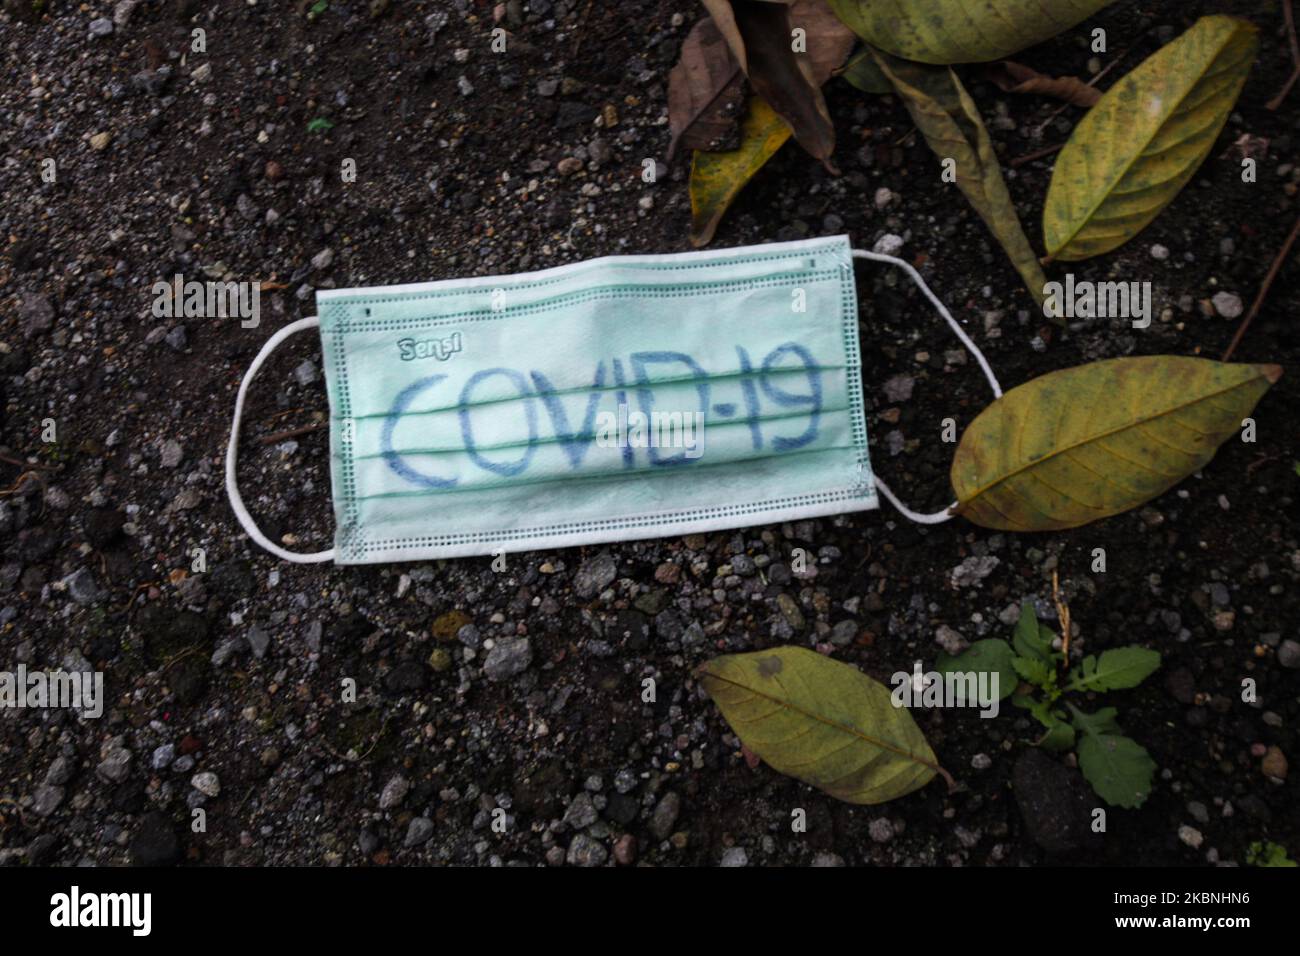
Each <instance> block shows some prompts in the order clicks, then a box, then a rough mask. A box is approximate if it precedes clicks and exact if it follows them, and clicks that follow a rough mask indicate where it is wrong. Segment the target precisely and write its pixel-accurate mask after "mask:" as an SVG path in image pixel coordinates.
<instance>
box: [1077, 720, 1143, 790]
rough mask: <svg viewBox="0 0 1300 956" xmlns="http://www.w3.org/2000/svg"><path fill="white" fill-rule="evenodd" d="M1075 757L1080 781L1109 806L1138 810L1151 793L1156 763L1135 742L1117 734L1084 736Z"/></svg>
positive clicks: (1087, 734) (1086, 734)
mask: <svg viewBox="0 0 1300 956" xmlns="http://www.w3.org/2000/svg"><path fill="white" fill-rule="evenodd" d="M1078 754H1079V769H1080V770H1082V771H1083V775H1084V777H1085V778H1086V779H1087V781H1088V782H1089V783H1090V784H1092V789H1094V790H1096V791H1097V795H1098V796H1099V797H1101V798H1102V799H1103V800H1105V801H1106V802H1107V803H1109V804H1110V805H1111V806H1115V807H1128V808H1130V809H1132V808H1134V807H1140V806H1142V804H1143V802H1144V801H1145V800H1146V798H1147V796H1148V795H1149V794H1150V793H1151V781H1152V780H1153V779H1154V778H1155V773H1156V763H1155V761H1154V760H1152V759H1151V755H1150V754H1148V753H1147V752H1146V750H1145V749H1143V747H1142V746H1141V745H1140V744H1138V743H1137V742H1136V741H1133V740H1131V739H1129V738H1128V737H1123V736H1120V735H1117V734H1094V733H1085V734H1084V735H1083V737H1082V739H1081V740H1080V741H1079V747H1078Z"/></svg>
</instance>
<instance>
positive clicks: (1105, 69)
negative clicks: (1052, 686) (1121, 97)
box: [1029, 46, 1133, 139]
mask: <svg viewBox="0 0 1300 956" xmlns="http://www.w3.org/2000/svg"><path fill="white" fill-rule="evenodd" d="M1132 49H1133V47H1132V46H1129V47H1128V49H1126V50H1124V51H1123V52H1122V53H1120V55H1119V56H1117V57H1115V59H1113V60H1111V61H1110V62H1109V63H1107V64H1106V65H1105V66H1104V67H1102V68H1101V69H1100V70H1098V71H1097V75H1096V76H1094V77H1093V78H1092V79H1091V80H1089V81H1088V82H1087V83H1085V84H1083V85H1084V86H1096V85H1097V81H1098V80H1100V79H1101V78H1102V77H1103V76H1105V75H1106V74H1107V73H1109V72H1110V71H1111V70H1113V69H1114V68H1115V66H1116V65H1117V64H1120V63H1123V62H1124V57H1126V56H1128V54H1129V50H1132ZM1070 105H1071V104H1070V103H1069V102H1068V101H1067V102H1065V103H1062V104H1061V105H1060V106H1058V107H1057V108H1056V109H1054V110H1052V112H1051V113H1049V114H1048V115H1047V119H1045V120H1043V121H1042V122H1041V123H1039V124H1038V127H1037V129H1035V130H1034V131H1033V132H1032V133H1030V134H1029V135H1030V138H1031V139H1038V137H1040V136H1042V135H1043V130H1045V129H1047V124H1048V123H1050V122H1051V121H1052V120H1054V119H1056V118H1057V117H1058V116H1060V115H1061V114H1062V113H1064V112H1065V111H1066V110H1067V109H1069V108H1070Z"/></svg>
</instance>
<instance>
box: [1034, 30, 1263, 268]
mask: <svg viewBox="0 0 1300 956" xmlns="http://www.w3.org/2000/svg"><path fill="white" fill-rule="evenodd" d="M1257 46H1258V41H1257V39H1256V37H1255V28H1254V27H1253V26H1251V25H1250V24H1249V23H1247V22H1245V21H1244V20H1236V19H1233V18H1232V17H1224V16H1213V17H1202V18H1201V19H1199V20H1197V21H1196V23H1195V25H1193V26H1192V28H1191V29H1190V30H1188V31H1187V32H1186V33H1184V34H1183V35H1182V36H1180V37H1179V38H1178V39H1177V40H1174V41H1173V42H1172V43H1169V44H1167V45H1166V46H1164V47H1162V48H1161V49H1159V50H1157V51H1156V52H1155V53H1153V54H1152V55H1151V56H1149V57H1148V58H1147V59H1146V60H1144V61H1143V62H1142V64H1141V65H1140V66H1138V68H1137V69H1135V70H1134V71H1133V72H1132V73H1129V74H1128V75H1127V76H1125V77H1124V78H1123V79H1121V80H1120V81H1119V82H1118V83H1116V84H1115V85H1114V86H1112V87H1111V88H1110V89H1109V90H1107V91H1106V94H1105V95H1104V96H1102V98H1101V99H1100V100H1099V101H1098V102H1097V105H1096V106H1094V107H1093V108H1092V109H1091V110H1089V111H1088V113H1087V114H1086V115H1085V116H1084V117H1083V119H1081V120H1080V121H1079V125H1078V126H1076V127H1075V128H1074V133H1073V135H1071V136H1070V140H1069V142H1067V143H1066V144H1065V148H1064V149H1062V150H1061V155H1060V156H1059V157H1058V158H1057V160H1056V168H1055V169H1054V170H1053V171H1052V184H1051V186H1050V187H1049V188H1048V190H1047V204H1046V206H1045V207H1044V208H1043V237H1044V240H1045V242H1046V244H1047V254H1048V255H1049V256H1051V257H1052V258H1054V259H1062V260H1066V261H1076V260H1079V259H1087V258H1090V257H1092V256H1096V255H1100V254H1101V253H1103V252H1109V251H1110V250H1112V249H1114V248H1116V247H1117V246H1121V245H1123V244H1124V243H1126V242H1128V241H1129V240H1130V239H1132V238H1133V237H1134V236H1135V235H1137V234H1138V233H1139V232H1141V231H1142V230H1143V229H1145V228H1146V226H1147V225H1148V224H1149V223H1150V222H1151V220H1152V219H1154V218H1155V217H1156V216H1158V215H1159V214H1160V211H1161V210H1162V209H1164V208H1165V206H1167V205H1168V204H1169V203H1170V201H1172V200H1173V198H1174V197H1175V196H1176V195H1178V192H1179V190H1181V189H1182V188H1183V187H1184V186H1185V185H1187V181H1188V180H1189V179H1191V178H1192V175H1193V174H1194V173H1195V172H1196V170H1197V168H1198V167H1199V166H1200V165H1201V162H1202V161H1203V160H1204V159H1205V157H1206V155H1207V154H1208V153H1209V152H1210V150H1211V149H1212V148H1213V146H1214V141H1215V139H1216V138H1217V137H1218V135H1219V131H1220V130H1222V129H1223V124H1224V123H1225V122H1227V119H1228V114H1229V113H1230V112H1231V111H1232V105H1233V103H1235V102H1236V101H1237V96H1238V94H1240V93H1241V88H1242V85H1243V84H1244V83H1245V82H1246V74H1247V73H1248V72H1249V71H1250V65H1251V63H1252V62H1253V61H1254V59H1255V50H1256V48H1257Z"/></svg>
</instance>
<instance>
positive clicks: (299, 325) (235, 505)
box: [226, 315, 334, 564]
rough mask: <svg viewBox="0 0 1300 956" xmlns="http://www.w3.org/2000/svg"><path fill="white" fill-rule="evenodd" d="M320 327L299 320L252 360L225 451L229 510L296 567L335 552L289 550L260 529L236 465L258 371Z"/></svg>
mask: <svg viewBox="0 0 1300 956" xmlns="http://www.w3.org/2000/svg"><path fill="white" fill-rule="evenodd" d="M319 325H320V319H318V318H317V317H316V316H314V315H313V316H310V317H308V318H305V319H299V320H298V321H297V322H290V323H289V324H288V325H286V326H285V327H284V328H282V329H280V331H278V332H276V333H275V335H273V336H271V337H270V338H269V339H267V340H266V344H265V345H263V346H262V351H260V352H258V353H257V358H255V359H253V364H252V365H250V366H248V371H247V372H245V373H244V380H243V381H242V382H240V383H239V395H237V396H236V397H235V420H234V422H233V423H232V424H231V426H230V445H229V446H228V447H227V448H226V495H227V496H228V497H229V498H230V507H231V510H233V511H234V512H235V517H236V518H238V519H239V523H240V524H241V525H242V526H243V528H244V530H245V531H247V532H248V536H249V537H250V538H252V539H253V540H254V541H256V542H257V543H258V544H259V545H261V546H262V547H263V548H265V549H266V550H267V551H270V552H271V553H272V554H274V555H275V556H276V557H277V558H283V559H284V560H286V561H292V562H293V563H294V564H318V563H320V562H321V561H329V560H330V559H332V558H333V557H334V549H333V548H330V549H329V550H328V551H317V552H316V553H315V554H301V553H299V552H296V551H286V550H285V549H284V548H282V547H280V546H279V545H278V544H276V543H275V542H273V541H272V540H271V539H270V538H268V537H267V536H266V535H264V534H262V532H261V530H259V529H258V527H257V525H256V524H255V523H254V521H253V516H252V515H250V514H249V513H248V509H247V508H245V507H244V499H243V498H242V497H240V494H239V486H238V485H237V484H236V483H235V462H236V460H237V459H238V457H239V422H240V419H242V418H243V417H244V396H245V395H246V394H248V386H249V385H251V384H252V383H253V378H254V377H255V376H256V375H257V371H258V369H260V368H261V367H262V363H263V362H265V361H266V359H267V357H268V356H269V355H270V354H271V353H272V352H274V351H275V349H276V347H277V346H278V345H279V344H280V343H281V342H283V341H284V340H285V339H287V338H288V337H289V336H291V335H293V334H294V333H295V332H301V331H302V330H303V329H314V328H316V327H317V326H319Z"/></svg>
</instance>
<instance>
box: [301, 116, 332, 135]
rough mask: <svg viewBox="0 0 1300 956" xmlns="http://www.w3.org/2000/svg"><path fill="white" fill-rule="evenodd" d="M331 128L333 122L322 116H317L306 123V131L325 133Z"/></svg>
mask: <svg viewBox="0 0 1300 956" xmlns="http://www.w3.org/2000/svg"><path fill="white" fill-rule="evenodd" d="M333 128H334V124H333V123H331V122H330V121H329V120H327V119H326V118H325V117H323V116H318V117H316V118H315V119H314V120H312V121H311V122H310V123H308V124H307V132H309V133H327V132H329V131H330V130H332V129H333Z"/></svg>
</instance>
